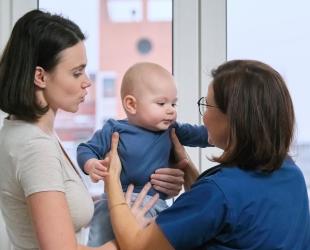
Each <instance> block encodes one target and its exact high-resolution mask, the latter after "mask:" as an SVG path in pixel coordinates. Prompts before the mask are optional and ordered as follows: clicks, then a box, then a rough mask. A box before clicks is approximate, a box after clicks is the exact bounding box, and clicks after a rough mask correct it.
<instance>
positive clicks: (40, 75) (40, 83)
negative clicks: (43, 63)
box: [34, 66, 46, 89]
mask: <svg viewBox="0 0 310 250" xmlns="http://www.w3.org/2000/svg"><path fill="white" fill-rule="evenodd" d="M45 80H46V76H45V70H44V69H43V68H42V67H40V66H37V67H36V69H35V72H34V84H35V85H36V86H37V87H39V88H40V89H44V88H45V87H46V81H45Z"/></svg>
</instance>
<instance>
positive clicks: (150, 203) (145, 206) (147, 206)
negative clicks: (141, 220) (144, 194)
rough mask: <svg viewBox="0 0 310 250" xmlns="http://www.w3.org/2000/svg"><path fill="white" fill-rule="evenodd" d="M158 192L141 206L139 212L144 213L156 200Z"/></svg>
mask: <svg viewBox="0 0 310 250" xmlns="http://www.w3.org/2000/svg"><path fill="white" fill-rule="evenodd" d="M158 199H159V194H155V195H154V196H152V198H151V199H150V200H149V201H148V202H147V203H146V204H145V205H144V206H143V208H142V210H141V213H142V214H143V215H145V214H146V213H147V212H148V211H149V210H150V209H151V208H152V207H153V206H154V205H155V203H156V202H157V201H158Z"/></svg>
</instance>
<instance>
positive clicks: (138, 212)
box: [125, 182, 159, 228]
mask: <svg viewBox="0 0 310 250" xmlns="http://www.w3.org/2000/svg"><path fill="white" fill-rule="evenodd" d="M151 187H152V186H151V184H150V183H149V182H148V183H147V184H145V185H144V187H143V189H142V190H141V191H140V193H139V194H138V196H137V198H136V199H135V201H134V203H133V204H132V202H131V195H132V193H133V190H134V186H133V185H132V184H130V185H129V186H128V188H127V191H126V194H125V199H126V202H127V204H128V206H129V207H130V209H131V212H132V214H133V215H134V217H135V218H136V220H137V222H138V224H139V225H140V227H141V228H143V227H146V226H147V225H148V224H150V223H151V222H152V221H153V220H154V219H155V218H156V217H153V218H147V217H145V214H146V213H147V212H148V211H149V210H150V209H151V208H152V207H153V206H154V205H155V203H156V202H157V201H158V199H159V195H158V194H155V195H154V196H153V197H152V198H151V199H150V200H149V201H148V202H146V204H144V205H143V200H144V198H145V197H146V195H147V193H148V191H149V190H150V188H151Z"/></svg>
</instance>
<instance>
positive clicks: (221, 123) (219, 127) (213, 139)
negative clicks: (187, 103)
mask: <svg viewBox="0 0 310 250" xmlns="http://www.w3.org/2000/svg"><path fill="white" fill-rule="evenodd" d="M206 100H207V103H208V104H210V105H212V106H215V107H208V109H207V111H206V112H205V113H204V115H203V123H204V125H205V126H206V127H207V128H208V142H209V143H210V144H211V145H214V146H216V147H218V148H220V149H223V150H224V149H225V147H226V145H227V138H228V134H229V125H228V124H229V122H228V117H227V115H225V114H224V113H222V112H221V111H220V109H219V108H217V107H216V103H215V100H214V91H213V86H212V84H210V85H209V87H208V94H207V96H206Z"/></svg>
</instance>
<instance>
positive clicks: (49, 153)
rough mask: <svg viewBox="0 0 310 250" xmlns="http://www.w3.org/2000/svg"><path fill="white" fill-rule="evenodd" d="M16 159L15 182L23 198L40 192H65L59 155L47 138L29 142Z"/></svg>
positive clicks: (55, 147) (53, 144)
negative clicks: (21, 190) (17, 183)
mask: <svg viewBox="0 0 310 250" xmlns="http://www.w3.org/2000/svg"><path fill="white" fill-rule="evenodd" d="M16 158H17V164H16V166H17V169H16V174H17V180H18V181H19V182H20V184H21V186H22V188H23V190H24V193H25V196H26V197H27V196H29V195H31V194H33V193H36V192H42V191H61V192H65V188H64V178H63V171H62V166H61V161H60V153H59V150H58V148H57V146H56V143H55V142H54V141H53V140H51V139H49V138H36V139H32V140H31V141H29V142H28V143H27V144H26V145H25V146H24V147H23V148H22V149H21V150H20V152H19V155H18V156H17V157H16Z"/></svg>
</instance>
